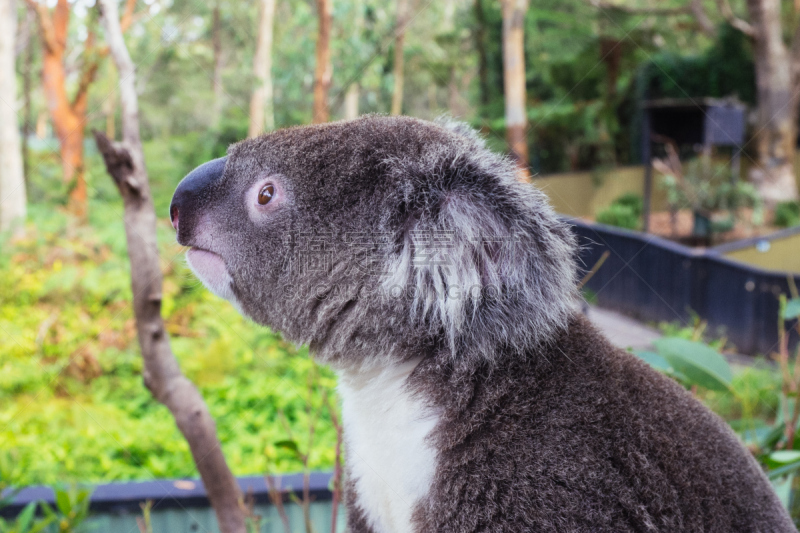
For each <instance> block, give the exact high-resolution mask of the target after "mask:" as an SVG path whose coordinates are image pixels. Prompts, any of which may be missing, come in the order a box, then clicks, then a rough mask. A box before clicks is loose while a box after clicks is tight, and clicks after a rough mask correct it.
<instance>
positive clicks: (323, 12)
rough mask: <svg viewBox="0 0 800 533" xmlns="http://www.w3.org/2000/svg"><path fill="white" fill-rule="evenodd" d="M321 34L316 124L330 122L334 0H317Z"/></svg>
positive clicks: (318, 51)
mask: <svg viewBox="0 0 800 533" xmlns="http://www.w3.org/2000/svg"><path fill="white" fill-rule="evenodd" d="M317 15H318V16H319V36H318V37H317V66H316V69H315V70H314V114H313V121H314V124H320V123H322V122H328V120H329V119H330V110H329V108H328V91H329V90H330V88H331V79H332V78H333V65H331V44H330V41H331V26H332V24H333V1H332V0H317Z"/></svg>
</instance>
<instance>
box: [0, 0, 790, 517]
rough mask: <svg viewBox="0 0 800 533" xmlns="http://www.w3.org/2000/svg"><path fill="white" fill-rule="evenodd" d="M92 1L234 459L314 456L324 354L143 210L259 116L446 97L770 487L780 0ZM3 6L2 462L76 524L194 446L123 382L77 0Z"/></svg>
mask: <svg viewBox="0 0 800 533" xmlns="http://www.w3.org/2000/svg"><path fill="white" fill-rule="evenodd" d="M119 9H120V13H121V27H122V30H123V32H124V39H125V42H126V44H127V47H128V49H129V51H130V54H131V57H132V60H133V62H134V64H135V66H136V75H137V78H136V92H137V96H138V104H139V120H140V126H141V136H142V140H143V147H144V155H145V160H146V166H147V171H148V173H149V177H150V182H151V187H152V190H153V199H154V203H155V208H156V212H157V214H158V216H159V221H158V224H159V225H158V241H159V245H160V250H161V267H162V271H163V273H164V276H165V280H164V288H163V315H164V317H165V320H166V325H167V330H168V332H169V334H170V335H171V338H172V347H173V350H174V352H175V354H176V356H177V357H178V359H179V360H180V363H181V366H182V369H183V371H184V372H185V373H186V374H187V376H188V377H189V378H190V379H191V380H193V381H194V383H196V384H197V386H198V387H199V388H200V390H201V392H202V393H203V395H204V397H205V399H206V401H207V403H208V405H209V408H210V410H211V413H212V415H213V416H214V418H215V419H216V421H217V428H218V433H219V438H220V440H221V443H222V448H223V451H224V453H225V456H226V458H227V460H228V463H229V465H230V467H231V468H232V470H233V472H234V473H235V474H236V475H239V476H246V475H249V476H263V475H265V474H270V475H274V474H286V473H296V472H310V471H330V470H331V469H332V468H333V466H334V462H335V457H336V454H337V452H336V443H337V431H336V427H335V426H336V424H335V420H336V416H337V415H336V407H335V403H336V402H335V392H334V389H335V377H334V375H333V374H332V373H331V372H330V371H329V370H327V369H325V368H321V367H318V366H316V365H315V364H314V363H313V362H312V361H311V360H310V359H309V357H308V354H307V350H306V349H305V348H302V347H296V346H293V345H290V344H288V343H285V342H284V341H282V340H281V339H280V337H279V336H278V335H276V334H273V333H271V332H269V331H267V330H265V329H263V328H260V327H256V326H254V325H252V324H250V323H248V322H247V321H246V320H245V319H243V318H241V317H240V316H239V314H238V313H237V312H236V311H235V310H234V309H233V308H232V307H231V306H230V305H229V304H227V303H226V302H223V301H221V300H219V299H218V298H216V297H215V296H213V295H211V294H210V293H209V292H208V291H207V290H205V289H204V288H203V287H202V286H201V285H200V284H199V282H198V281H197V280H196V279H195V278H194V277H193V276H192V275H191V273H190V272H189V271H188V269H187V267H186V265H185V261H184V259H183V256H182V251H183V250H182V249H181V247H180V246H178V245H177V244H176V243H175V242H174V232H173V231H172V228H171V226H170V223H169V221H168V213H167V208H168V205H169V201H170V198H171V195H172V192H173V190H174V188H175V186H176V185H177V183H178V182H179V181H180V179H181V178H182V177H183V176H184V175H185V174H186V173H188V172H189V171H190V170H191V169H193V168H194V167H195V166H197V165H199V164H201V163H203V162H205V161H208V160H209V159H212V158H216V157H220V156H222V155H224V154H225V152H226V149H227V147H228V146H229V145H230V144H231V143H233V142H236V141H238V140H241V139H243V138H246V137H248V136H254V135H258V134H260V133H262V132H266V131H270V130H273V129H277V128H283V127H288V126H294V125H300V124H309V123H314V122H317V123H319V122H327V121H332V120H340V119H348V118H355V117H357V116H359V115H361V114H365V113H384V114H405V115H411V116H415V117H419V118H423V119H434V118H436V117H439V116H442V115H449V116H452V117H455V118H456V119H458V120H462V121H465V122H467V123H469V124H470V125H471V126H473V127H474V128H475V129H477V130H479V131H480V132H481V133H482V134H483V135H484V136H485V138H486V140H487V142H488V144H489V146H490V147H492V149H494V150H496V151H499V152H503V153H507V154H508V155H509V157H511V158H512V159H513V160H515V161H516V162H517V164H518V166H519V169H520V179H523V180H528V181H530V182H531V183H532V184H533V186H538V187H540V188H542V189H543V190H544V191H545V192H546V193H547V194H548V195H549V196H550V199H551V202H552V203H553V205H554V207H555V208H556V210H557V211H558V212H559V213H560V214H562V215H563V216H565V217H567V218H569V220H571V221H573V224H574V225H575V228H576V232H577V233H578V234H579V236H580V237H581V239H582V242H583V244H584V248H583V250H582V256H581V259H582V268H583V270H584V274H586V277H585V278H584V281H583V282H582V288H583V290H584V294H585V297H586V300H587V310H588V311H587V312H589V314H590V316H592V317H593V318H594V319H595V321H596V322H597V323H598V324H599V325H600V326H601V327H602V328H603V329H604V330H605V331H606V332H607V333H608V334H609V335H610V336H611V337H612V340H614V341H615V342H616V343H617V344H619V345H620V346H622V347H623V348H629V349H631V350H633V351H635V352H636V353H637V354H638V355H640V356H641V357H643V358H645V359H646V360H647V361H648V362H650V363H651V364H652V365H653V366H655V367H656V368H658V369H659V370H661V371H663V372H665V373H666V374H668V375H670V376H671V377H672V378H674V379H677V380H678V381H680V382H681V383H683V384H684V385H685V386H686V387H687V388H688V389H690V390H691V391H692V393H693V394H696V395H697V396H698V397H699V398H700V399H701V400H703V401H704V402H706V403H707V404H708V405H709V406H710V407H711V408H713V409H714V410H716V411H717V412H718V413H719V414H720V415H722V416H723V417H724V418H725V419H726V420H727V421H728V422H729V423H730V424H731V425H732V427H733V428H734V429H735V430H736V431H737V432H738V433H739V435H740V436H741V437H742V440H743V441H744V442H745V444H746V445H747V446H748V447H749V448H750V449H751V450H752V452H753V453H754V454H755V455H756V457H757V458H758V459H759V460H760V461H761V462H762V464H763V465H764V467H765V469H767V470H768V471H769V472H770V473H771V474H770V475H771V478H772V479H773V481H774V482H775V484H776V490H779V491H780V493H781V497H782V498H783V500H784V502H785V504H786V505H787V506H792V505H793V500H794V499H793V494H794V490H793V487H794V485H795V478H794V472H795V471H796V470H797V469H798V468H800V450H795V447H797V448H800V444H798V445H796V444H795V434H796V431H797V425H798V424H797V422H798V414H800V409H798V407H797V405H796V398H797V391H798V390H800V376H797V375H795V365H794V363H795V359H796V357H797V353H798V352H797V350H798V348H797V332H798V331H800V330H799V329H797V328H798V326H797V317H798V315H800V300H799V299H798V294H797V288H796V286H797V283H798V282H799V281H800V277H798V276H800V204H798V182H800V178H798V175H800V164H798V160H797V149H796V147H797V132H798V106H799V105H800V24H798V22H800V1H798V0H747V1H745V0H530V1H525V0H436V1H433V0H392V1H391V2H379V1H377V0H316V1H313V0H250V1H245V2H231V1H224V0H211V1H209V2H200V1H193V0H125V1H123V2H122V3H120V4H119ZM0 24H1V25H2V26H0V489H5V490H10V489H21V488H23V487H28V486H35V485H49V486H56V487H61V488H60V489H58V490H57V491H56V494H58V493H59V492H58V491H61V494H62V498H61V501H60V502H55V500H53V501H54V502H55V503H54V505H56V507H55V508H54V510H53V511H52V512H53V513H55V515H58V516H59V517H60V519H65V518H64V517H67V516H72V515H74V516H73V518H71V519H70V520H71V522H70V521H68V523H67V526H68V528H67V529H61V530H62V531H72V530H75V531H77V530H79V529H80V527H83V526H82V525H81V524H83V522H82V521H83V519H84V518H85V517H86V516H88V515H87V513H88V512H89V506H90V504H89V503H88V502H89V501H90V499H91V498H90V497H89V494H90V493H91V489H86V490H87V492H85V494H84V493H82V492H80V490H79V489H77V488H74V487H75V486H74V485H72V484H74V483H78V484H80V486H83V487H94V486H97V485H100V484H107V483H111V482H116V481H131V480H138V481H146V480H150V481H152V480H161V479H181V478H196V477H197V471H196V469H195V466H194V463H193V462H192V457H191V454H190V453H189V448H188V446H187V444H186V443H185V442H184V440H183V438H182V437H181V435H180V433H179V432H178V430H177V429H176V427H175V424H174V422H173V420H172V418H171V416H170V414H169V412H168V411H167V410H166V409H165V408H164V407H162V406H161V405H160V404H158V403H157V402H156V401H155V400H154V399H153V398H152V397H151V395H150V393H149V391H148V390H147V389H146V388H145V387H144V386H143V385H142V376H141V374H142V361H141V357H140V354H139V347H138V344H137V340H136V330H135V323H134V318H133V311H132V308H131V301H132V295H131V289H130V272H131V267H130V265H129V261H128V256H127V247H126V242H125V233H124V227H123V223H122V217H123V206H122V200H121V198H120V195H119V193H118V191H117V189H116V188H115V186H114V184H113V182H112V180H111V178H110V177H109V176H108V175H107V173H106V170H105V167H104V165H103V160H102V158H101V157H100V155H99V153H98V151H97V148H96V146H95V144H94V141H93V140H92V136H91V132H92V131H93V130H99V131H101V132H104V133H105V134H106V135H107V136H108V137H109V138H111V139H120V138H121V128H122V121H121V120H122V119H121V112H120V109H121V106H120V94H119V90H118V83H119V78H118V74H117V71H116V69H115V66H114V63H113V61H112V60H111V57H110V56H109V50H108V47H107V45H106V41H105V37H104V32H103V30H102V28H101V26H100V24H99V15H98V9H97V6H95V4H94V2H93V1H92V0H75V1H71V0H0ZM326 479H327V478H326ZM320 483H321V485H320V493H319V494H320V495H319V496H318V498H319V501H323V500H325V498H329V496H330V494H329V492H330V491H328V492H327V493H326V492H325V491H326V490H328V489H327V488H326V483H327V481H324V480H323V481H321V482H320ZM66 487H73V488H71V489H69V490H68V489H67V488H66ZM70 491H71V492H70ZM323 493H325V494H328V496H325V495H324V494H323ZM4 494H6V495H7V496H8V495H9V494H11V493H10V492H5V493H4ZM48 497H49V496H48ZM52 499H53V498H51V500H52ZM57 499H58V498H56V500H57ZM35 500H36V498H34V497H33V496H32V497H31V498H30V501H35ZM301 503H302V502H301ZM3 505H6V506H7V508H6V510H5V514H4V516H6V520H5V521H2V522H0V527H1V528H5V529H0V531H5V530H8V531H11V530H13V531H23V529H21V528H20V527H18V526H20V524H19V523H18V522H19V519H18V518H17V519H15V518H13V517H14V516H15V515H17V513H19V511H20V510H21V509H23V506H22V504H19V503H18V502H17V503H14V497H13V496H8V497H6V498H5V499H2V498H0V506H3ZM137 505H138V503H137ZM798 505H800V502H796V503H795V504H794V507H797V506H798ZM82 506H84V507H85V509H84V507H82ZM299 507H302V505H299ZM81 509H83V510H81ZM92 509H93V512H94V513H98V512H100V511H98V509H99V508H94V507H93V508H92ZM136 509H138V507H137V508H136ZM148 512H149V511H148ZM3 513H4V511H3V509H2V508H0V515H3ZM59 513H61V514H59ZM70 513H72V515H70ZM137 513H141V512H140V511H136V510H135V512H134V514H137ZM45 514H46V513H45ZM795 514H796V515H800V513H797V512H795ZM55 515H54V516H55ZM23 518H24V517H23ZM14 520H17V522H15V521H14ZM187 520H188V519H187ZM201 522H202V520H200V519H197V521H196V522H193V523H195V525H197V524H198V523H201ZM33 523H34V522H31V523H30V524H33ZM187 523H188V522H187ZM202 523H205V522H202ZM300 523H301V524H302V523H304V522H302V520H301V522H300ZM15 524H16V525H15ZM30 524H29V527H33V526H32V525H30ZM23 525H24V524H23ZM84 525H85V524H84ZM14 527H17V528H18V529H13V528H14ZM43 527H44V526H43ZM198 527H201V526H198ZM205 527H206V526H202V527H201V529H202V528H205ZM208 527H213V526H208ZM265 527H266V526H265ZM293 527H294V526H293ZM296 527H298V528H300V527H305V526H303V525H298V526H296ZM318 527H320V526H318ZM325 527H327V526H325ZM69 528H71V529H69ZM134 530H135V529H134ZM156 530H158V529H156ZM173 530H175V531H177V529H173Z"/></svg>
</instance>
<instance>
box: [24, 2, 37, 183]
mask: <svg viewBox="0 0 800 533" xmlns="http://www.w3.org/2000/svg"><path fill="white" fill-rule="evenodd" d="M25 16H26V17H27V21H28V22H27V23H28V28H29V32H30V34H29V36H28V47H27V49H26V50H25V66H24V67H23V71H22V91H23V93H24V99H25V100H24V101H25V103H24V109H25V110H24V112H23V119H22V169H23V173H24V175H25V185H26V187H27V185H28V184H29V183H30V181H29V180H30V178H31V177H30V169H29V168H28V167H29V165H30V151H29V149H28V139H29V137H30V136H31V127H32V125H33V106H32V105H31V92H32V90H33V89H32V80H31V78H32V77H33V54H34V51H35V49H36V45H35V43H36V40H35V39H34V37H33V26H34V25H35V24H36V18H35V17H36V14H35V13H34V12H33V11H31V8H30V7H28V8H27V9H26V10H25Z"/></svg>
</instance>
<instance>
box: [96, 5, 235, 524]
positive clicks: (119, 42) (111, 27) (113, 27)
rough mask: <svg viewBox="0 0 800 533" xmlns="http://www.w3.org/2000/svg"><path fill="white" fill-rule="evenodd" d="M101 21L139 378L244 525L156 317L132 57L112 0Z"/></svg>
mask: <svg viewBox="0 0 800 533" xmlns="http://www.w3.org/2000/svg"><path fill="white" fill-rule="evenodd" d="M98 6H99V8H100V13H101V15H100V18H101V22H102V24H103V27H104V28H105V32H106V40H107V41H108V43H109V48H110V49H111V53H112V56H113V58H114V63H115V64H116V65H117V70H118V72H119V79H120V100H121V108H122V137H123V143H112V142H111V141H109V139H108V138H106V137H105V136H103V134H102V133H100V132H95V139H96V140H97V145H98V149H99V150H100V153H101V154H102V155H103V159H104V160H105V163H106V168H107V169H108V172H109V174H111V177H112V178H113V179H114V183H115V184H116V185H117V188H118V189H119V191H120V194H121V195H122V198H123V201H124V204H125V237H126V240H127V243H128V255H129V256H130V263H131V286H132V292H133V310H134V315H135V317H136V332H137V336H138V339H139V346H140V348H141V351H142V358H143V359H144V370H143V372H142V375H143V377H144V382H145V386H146V387H147V388H148V389H150V391H151V392H152V394H153V396H154V397H155V398H156V399H157V400H158V401H159V402H161V403H163V404H164V405H166V406H167V408H168V409H169V410H170V413H172V416H173V417H174V419H175V423H176V425H177V426H178V429H180V431H181V433H182V434H183V436H184V437H185V438H186V441H187V443H188V444H189V449H190V450H191V452H192V457H193V458H194V461H195V465H196V466H197V469H198V471H199V472H200V476H201V478H202V479H203V485H204V486H205V489H206V494H207V495H208V499H209V500H210V502H211V505H212V506H213V508H214V511H215V512H216V515H217V522H218V524H219V529H220V531H222V532H223V533H245V519H244V505H243V501H242V493H241V490H240V488H239V485H238V483H237V482H236V479H235V478H234V477H233V474H232V473H231V471H230V469H229V468H228V465H227V463H226V462H225V457H224V455H223V454H222V450H221V448H220V442H219V440H218V439H217V433H216V426H215V424H214V420H213V418H211V415H210V414H209V412H208V407H207V406H206V404H205V402H204V401H203V397H202V396H201V395H200V392H199V391H198V390H197V388H196V387H195V386H194V385H193V384H192V382H191V381H189V380H188V379H187V378H186V376H184V375H183V374H182V373H181V369H180V366H179V365H178V361H177V360H176V359H175V356H174V355H173V353H172V349H171V348H170V345H169V334H168V333H167V332H166V330H165V328H164V320H163V319H162V317H161V290H162V276H161V266H160V264H159V259H158V242H157V239H156V214H155V210H154V209H153V198H152V195H151V193H150V185H149V182H148V178H147V170H146V168H145V162H144V152H143V150H142V142H141V138H140V137H139V110H138V100H137V96H136V88H135V86H136V82H135V71H134V66H133V61H131V57H130V55H129V54H128V49H127V48H126V47H125V41H124V40H123V38H122V29H121V28H120V24H119V19H118V14H117V4H116V0H100V1H99V2H98Z"/></svg>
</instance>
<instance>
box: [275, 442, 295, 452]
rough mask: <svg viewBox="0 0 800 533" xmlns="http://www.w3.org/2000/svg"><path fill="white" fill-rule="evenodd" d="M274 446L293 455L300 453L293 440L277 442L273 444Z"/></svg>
mask: <svg viewBox="0 0 800 533" xmlns="http://www.w3.org/2000/svg"><path fill="white" fill-rule="evenodd" d="M275 446H276V447H278V448H286V449H287V450H291V451H293V452H294V453H300V451H299V449H298V448H297V443H296V442H295V441H293V440H279V441H278V442H276V443H275Z"/></svg>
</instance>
